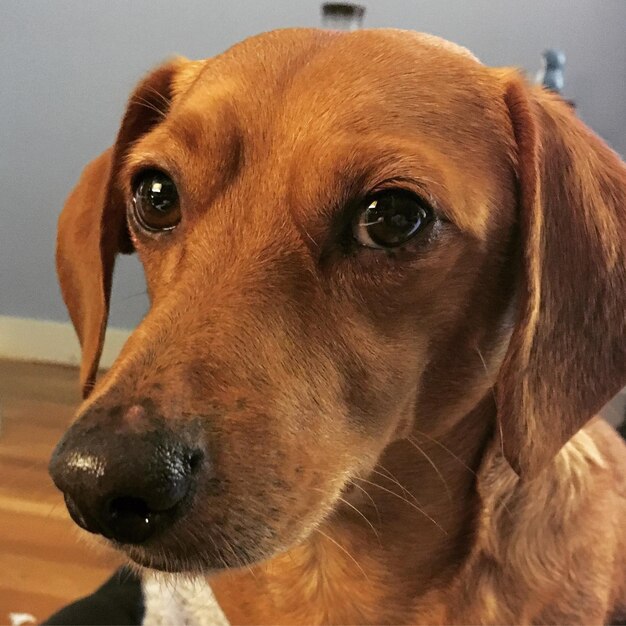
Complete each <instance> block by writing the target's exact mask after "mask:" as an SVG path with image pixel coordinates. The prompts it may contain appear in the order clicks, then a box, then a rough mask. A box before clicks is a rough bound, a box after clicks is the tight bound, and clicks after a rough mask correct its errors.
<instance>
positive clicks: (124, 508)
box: [107, 496, 152, 519]
mask: <svg viewBox="0 0 626 626" xmlns="http://www.w3.org/2000/svg"><path fill="white" fill-rule="evenodd" d="M107 509H108V512H109V516H110V517H112V518H114V519H115V518H122V517H124V518H125V517H140V518H145V519H147V518H149V517H150V515H151V513H152V512H151V511H150V509H149V508H148V505H147V504H146V503H145V501H144V500H142V499H141V498H132V497H130V496H121V497H119V498H113V500H111V501H110V502H109V505H108V507H107Z"/></svg>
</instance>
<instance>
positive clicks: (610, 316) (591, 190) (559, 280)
mask: <svg viewBox="0 0 626 626" xmlns="http://www.w3.org/2000/svg"><path fill="white" fill-rule="evenodd" d="M505 99H506V104H507V106H508V109H509V113H510V116H511V123H512V127H513V132H514V135H515V141H516V144H517V174H518V190H519V192H518V193H519V196H518V212H519V215H518V222H519V232H520V248H521V249H520V274H521V282H520V285H519V287H518V298H519V302H518V305H519V310H518V319H517V322H516V326H515V327H514V330H513V334H512V337H511V341H510V345H509V348H508V352H507V354H506V356H505V359H504V362H503V365H502V367H501V370H500V372H499V375H498V380H497V385H496V389H497V400H498V420H499V426H500V432H501V436H502V445H503V450H504V454H505V456H506V458H507V460H508V461H509V463H510V464H511V466H512V467H513V468H514V469H515V470H516V471H517V473H518V474H520V475H521V476H522V477H525V478H532V477H533V476H535V475H536V474H537V472H539V471H540V470H541V469H542V468H543V467H545V465H546V464H547V463H549V461H550V460H551V459H552V458H553V457H554V456H555V455H556V453H557V452H558V451H559V450H560V448H561V447H562V446H563V445H564V444H565V443H566V442H567V441H568V439H569V438H570V437H572V435H574V434H575V433H576V432H577V431H578V430H579V429H580V428H581V427H582V426H583V425H584V424H585V423H586V422H587V421H588V420H589V419H590V418H591V417H592V416H593V415H594V414H595V413H596V412H597V411H598V410H599V409H600V408H601V407H602V406H603V405H604V404H605V403H606V402H607V401H608V400H610V399H611V397H612V396H613V395H615V394H616V393H617V392H618V391H619V389H620V387H622V386H623V385H624V384H626V264H625V255H626V249H625V248H626V245H625V239H626V169H625V167H624V163H622V161H621V160H620V158H619V157H618V155H617V154H616V153H614V152H613V151H612V150H610V149H609V148H608V147H607V146H606V144H605V143H604V142H603V141H602V140H601V139H599V138H598V137H597V136H596V135H594V134H593V133H592V132H591V131H590V130H589V129H588V128H587V127H586V126H585V125H584V124H583V123H582V122H581V121H580V120H579V119H578V118H577V117H576V115H575V113H574V112H573V111H572V109H571V108H570V107H569V106H568V105H567V104H566V103H564V102H563V101H562V100H560V99H559V98H558V97H557V96H553V95H550V94H548V93H546V92H544V91H542V90H539V89H534V88H530V87H528V86H527V85H526V84H525V83H524V82H523V81H522V80H521V79H520V78H519V77H514V78H510V79H509V80H508V85H507V88H506V96H505Z"/></svg>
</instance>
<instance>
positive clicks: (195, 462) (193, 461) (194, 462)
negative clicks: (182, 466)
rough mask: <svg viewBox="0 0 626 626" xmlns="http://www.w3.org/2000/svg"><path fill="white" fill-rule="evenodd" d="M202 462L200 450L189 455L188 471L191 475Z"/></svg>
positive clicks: (202, 455)
mask: <svg viewBox="0 0 626 626" xmlns="http://www.w3.org/2000/svg"><path fill="white" fill-rule="evenodd" d="M203 460H204V452H202V450H196V451H195V452H193V453H192V454H191V456H190V457H189V471H190V473H191V474H195V473H196V472H197V471H198V469H199V468H200V465H201V464H202V461H203Z"/></svg>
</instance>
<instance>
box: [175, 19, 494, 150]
mask: <svg viewBox="0 0 626 626" xmlns="http://www.w3.org/2000/svg"><path fill="white" fill-rule="evenodd" d="M175 91H176V92H177V93H178V95H179V96H180V97H179V98H178V103H177V105H176V106H175V107H174V108H173V110H172V115H171V118H178V119H177V120H176V121H175V124H174V125H175V126H177V125H179V123H180V124H183V125H184V124H185V123H186V122H185V120H189V119H194V120H196V121H197V120H201V119H202V118H204V119H205V122H206V123H205V124H204V126H207V124H208V126H212V127H213V129H214V128H215V123H214V116H213V113H214V112H215V110H216V109H222V110H223V109H224V108H229V109H230V110H231V113H230V114H229V118H230V119H232V120H234V119H235V118H237V119H239V121H240V125H241V126H242V127H243V128H244V129H245V130H244V134H248V135H249V136H250V137H251V138H255V137H256V138H258V137H262V136H264V135H265V132H266V131H269V132H271V133H272V135H273V136H274V137H275V136H279V135H280V131H281V128H279V127H281V126H282V130H283V131H284V133H285V134H286V135H287V136H289V137H290V138H293V137H303V136H305V135H309V136H312V135H313V134H315V132H316V131H317V132H318V133H319V134H323V135H328V134H329V131H333V130H341V129H342V128H343V129H344V130H347V131H349V132H357V133H362V132H364V131H367V130H371V128H372V127H373V125H376V126H377V127H378V128H379V129H381V130H382V131H384V130H386V129H390V130H391V131H392V132H397V131H398V130H400V132H402V131H403V126H406V125H409V126H410V127H411V128H412V129H413V130H415V131H419V129H420V127H428V128H432V129H434V130H435V133H436V134H440V135H442V137H448V138H450V137H452V136H454V135H457V134H460V135H463V134H464V133H465V134H466V130H467V128H468V127H469V126H471V127H474V128H479V127H480V126H481V121H482V120H486V121H487V122H490V121H491V117H490V114H489V111H490V110H491V111H494V110H495V111H496V114H497V113H498V103H499V102H500V101H501V100H502V98H501V97H500V96H501V87H500V86H499V85H498V81H497V80H496V79H495V78H494V75H493V74H492V73H491V72H490V70H489V69H488V68H486V67H485V66H483V65H481V64H480V63H479V62H478V61H477V59H476V58H475V57H474V56H473V55H472V54H471V53H470V52H469V51H467V50H466V49H465V48H462V47H461V46H457V45H456V44H453V43H450V42H448V41H445V40H443V39H440V38H438V37H435V36H432V35H426V34H423V33H415V32H411V31H400V30H393V29H379V30H364V31H357V32H353V33H343V32H338V31H323V30H315V29H287V30H283V31H273V32H270V33H266V34H263V35H259V36H256V37H252V38H250V39H247V40H244V41H243V42H241V43H239V44H237V45H235V46H234V47H233V48H231V49H230V50H227V51H226V52H225V53H223V54H222V55H219V56H218V57H215V58H213V59H208V60H207V61H205V62H203V63H199V64H198V63H197V62H194V63H193V64H191V65H190V67H189V68H187V69H186V70H185V69H183V70H182V71H181V73H180V76H179V77H178V79H177V80H176V89H175ZM500 109H501V111H500V112H502V111H503V110H504V108H503V107H502V106H500ZM179 113H180V115H179ZM468 118H471V124H468ZM200 123H201V122H200ZM201 125H202V124H201ZM333 127H334V128H333Z"/></svg>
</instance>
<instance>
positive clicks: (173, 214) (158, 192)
mask: <svg viewBox="0 0 626 626" xmlns="http://www.w3.org/2000/svg"><path fill="white" fill-rule="evenodd" d="M133 188H134V194H133V212H134V215H135V219H136V220H137V222H138V224H139V225H140V226H141V227H142V228H144V229H145V230H149V231H152V232H158V231H163V230H172V229H173V228H176V226H177V225H178V223H179V222H180V217H181V215H180V203H179V201H178V191H177V190H176V185H175V184H174V181H173V180H172V179H171V178H170V177H169V176H168V175H167V174H165V173H163V172H160V171H159V170H147V171H145V172H142V173H141V174H139V175H138V176H137V177H136V178H135V180H134V184H133Z"/></svg>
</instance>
